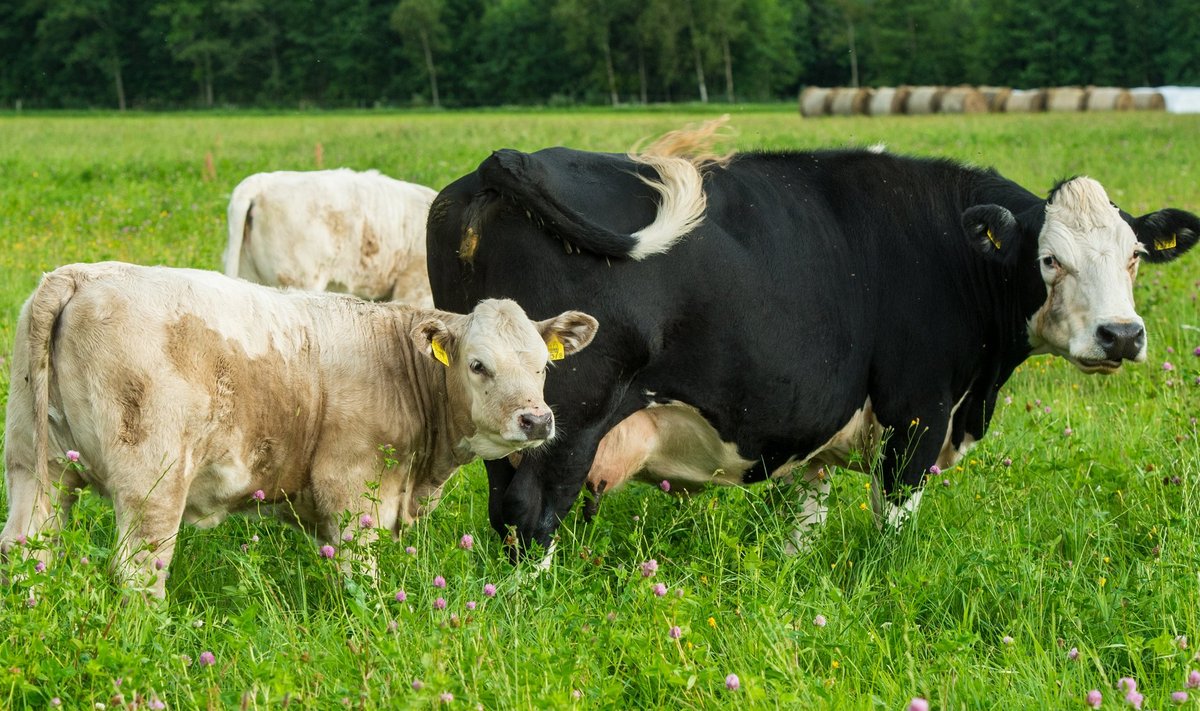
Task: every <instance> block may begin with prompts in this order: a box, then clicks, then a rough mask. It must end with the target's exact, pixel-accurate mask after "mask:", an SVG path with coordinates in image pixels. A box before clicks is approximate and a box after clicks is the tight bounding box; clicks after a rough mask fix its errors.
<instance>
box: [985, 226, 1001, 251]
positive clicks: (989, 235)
mask: <svg viewBox="0 0 1200 711" xmlns="http://www.w3.org/2000/svg"><path fill="white" fill-rule="evenodd" d="M987 238H988V242H991V243H992V246H993V247H995V248H996V249H1000V240H998V239H996V235H994V234H992V230H991V228H988V231H987Z"/></svg>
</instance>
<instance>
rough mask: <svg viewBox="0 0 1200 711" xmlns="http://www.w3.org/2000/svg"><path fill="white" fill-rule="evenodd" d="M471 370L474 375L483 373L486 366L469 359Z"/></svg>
mask: <svg viewBox="0 0 1200 711" xmlns="http://www.w3.org/2000/svg"><path fill="white" fill-rule="evenodd" d="M471 372H472V373H474V374H476V375H483V374H484V373H486V372H487V368H485V367H483V363H480V362H479V361H477V360H473V361H471Z"/></svg>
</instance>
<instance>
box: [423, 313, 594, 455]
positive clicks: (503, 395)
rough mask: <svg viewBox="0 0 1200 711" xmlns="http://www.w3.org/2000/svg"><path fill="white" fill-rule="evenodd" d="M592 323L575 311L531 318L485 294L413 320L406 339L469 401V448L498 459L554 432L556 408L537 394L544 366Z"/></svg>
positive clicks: (580, 341) (574, 346)
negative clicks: (463, 310) (464, 308)
mask: <svg viewBox="0 0 1200 711" xmlns="http://www.w3.org/2000/svg"><path fill="white" fill-rule="evenodd" d="M597 328H598V324H597V322H596V319H594V318H592V317H591V316H589V315H587V314H585V313H583V312H581V311H567V312H564V313H562V314H559V315H558V316H555V317H554V318H550V319H546V320H545V321H531V320H530V319H529V317H527V316H526V315H525V312H524V311H522V310H521V307H520V306H518V305H517V303H516V302H515V301H510V300H508V299H488V300H485V301H481V302H479V305H478V306H476V307H475V309H474V310H473V311H472V312H471V313H470V314H468V315H466V316H463V315H460V314H451V313H445V312H440V313H438V314H437V315H436V316H434V317H431V318H426V319H424V320H422V321H420V322H418V323H417V324H416V326H415V327H414V328H413V329H412V338H413V341H415V342H416V344H417V347H418V348H419V349H421V350H422V351H423V352H425V353H426V354H427V355H428V356H429V357H431V358H434V359H436V360H438V361H440V362H441V363H442V365H444V366H445V367H446V368H447V369H448V373H447V379H448V382H449V384H450V390H451V392H452V393H453V392H460V393H462V394H463V397H464V399H465V402H466V403H468V404H469V408H470V413H471V422H472V423H473V424H474V426H475V433H474V434H472V435H471V436H469V437H468V442H469V444H470V446H471V449H472V451H474V452H475V453H476V454H478V455H479V456H481V457H483V458H484V459H500V458H501V457H505V456H508V455H509V454H511V453H513V452H516V451H518V450H522V449H528V448H531V447H537V446H539V445H541V444H544V443H546V442H548V441H549V440H550V439H552V438H553V437H554V413H553V412H551V411H550V407H549V406H548V405H547V404H546V401H545V400H544V399H543V396H542V387H543V386H544V385H545V382H546V367H547V366H548V365H549V364H550V362H551V361H552V360H558V359H560V358H564V357H566V356H568V355H570V354H572V353H575V352H577V351H580V350H582V349H583V348H584V347H585V346H587V344H589V343H591V341H592V338H593V337H594V336H595V335H596V329H597Z"/></svg>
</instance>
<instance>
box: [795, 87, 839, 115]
mask: <svg viewBox="0 0 1200 711" xmlns="http://www.w3.org/2000/svg"><path fill="white" fill-rule="evenodd" d="M832 98H833V89H829V88H826V87H820V86H810V87H808V88H807V89H805V90H804V91H802V92H800V115H801V116H825V115H826V114H828V113H829V101H830V100H831V99H832Z"/></svg>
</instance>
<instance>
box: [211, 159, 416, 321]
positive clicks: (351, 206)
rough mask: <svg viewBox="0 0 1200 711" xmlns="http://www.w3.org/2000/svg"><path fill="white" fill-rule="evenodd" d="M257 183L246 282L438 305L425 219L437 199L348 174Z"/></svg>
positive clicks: (279, 175)
mask: <svg viewBox="0 0 1200 711" xmlns="http://www.w3.org/2000/svg"><path fill="white" fill-rule="evenodd" d="M252 177H254V178H257V180H255V182H254V183H253V184H252V188H253V190H252V192H253V198H252V202H251V205H250V207H249V216H248V223H249V227H248V228H247V234H248V236H247V238H246V239H245V240H244V242H243V244H242V247H241V249H242V251H243V254H244V255H245V258H244V259H243V265H244V268H243V272H244V273H240V275H242V276H244V277H246V278H249V279H251V280H253V281H258V282H259V283H263V284H267V285H271V286H292V287H296V288H300V289H306V290H311V291H337V292H345V293H350V294H354V295H356V296H360V297H363V298H368V299H376V300H378V299H396V300H398V301H401V302H403V303H408V304H411V305H414V306H429V305H431V304H432V298H431V297H430V296H429V293H428V292H429V287H428V276H427V273H426V268H425V219H426V216H427V214H428V210H429V203H430V202H431V201H432V200H433V197H434V196H435V195H436V193H435V191H433V190H431V189H430V188H426V187H424V186H421V185H416V184H413V183H406V182H403V181H400V180H395V179H393V178H389V177H387V176H384V175H380V174H378V173H377V172H375V171H368V172H364V173H357V172H355V171H352V170H349V169H344V168H343V169H338V170H329V171H314V172H288V171H280V172H275V173H267V174H262V175H261V176H252ZM248 180H249V179H248ZM231 219H233V217H232V216H231Z"/></svg>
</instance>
